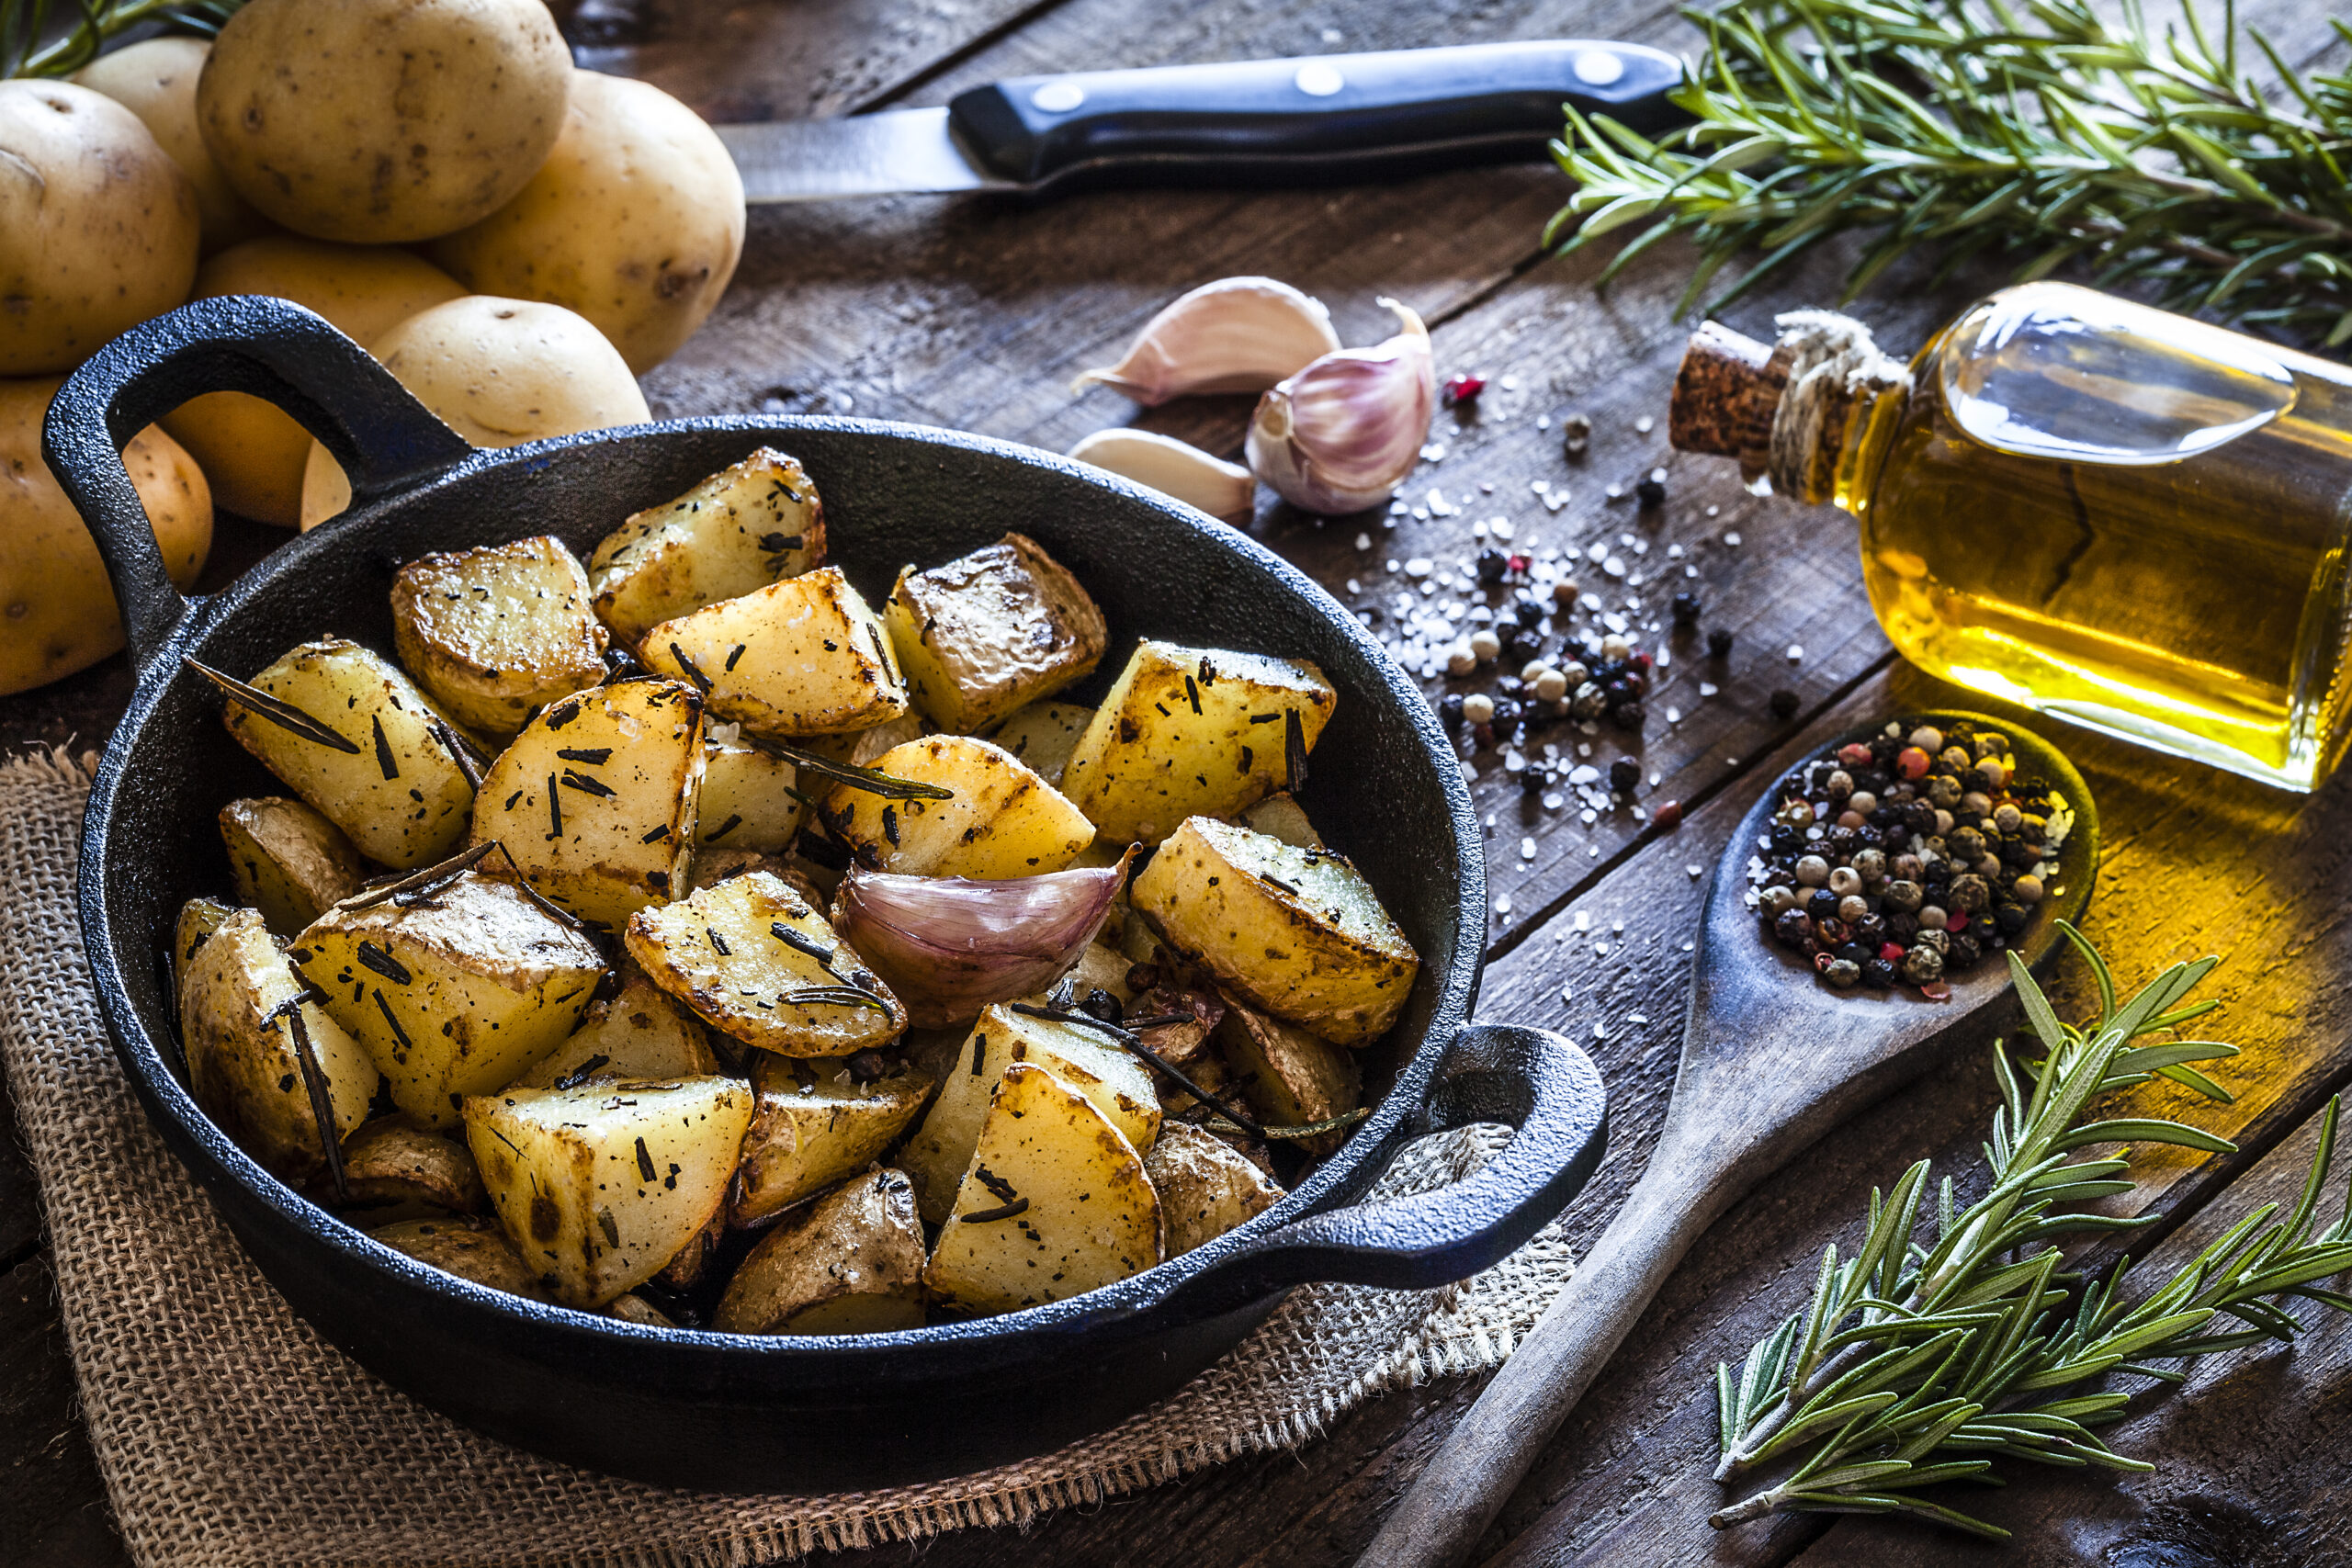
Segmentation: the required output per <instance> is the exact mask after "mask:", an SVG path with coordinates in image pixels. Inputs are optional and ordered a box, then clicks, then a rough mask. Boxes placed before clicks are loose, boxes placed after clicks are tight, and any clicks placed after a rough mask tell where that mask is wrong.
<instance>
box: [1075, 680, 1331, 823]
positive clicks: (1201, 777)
mask: <svg viewBox="0 0 2352 1568" xmlns="http://www.w3.org/2000/svg"><path fill="white" fill-rule="evenodd" d="M1338 702H1339V695H1338V694H1337V693H1335V692H1333V691H1332V689H1331V683H1330V682H1328V681H1326V680H1324V679H1323V671H1320V670H1317V668H1316V667H1315V666H1314V665H1312V664H1310V663H1308V662H1307V661H1306V660H1303V659H1272V658H1269V657H1267V656H1266V655H1264V654H1262V653H1234V652H1230V651H1227V650H1226V649H1203V648H1184V647H1180V646H1179V645H1177V644H1175V643H1171V642H1146V643H1144V644H1142V645H1141V646H1140V647H1138V648H1137V649H1136V651H1135V656H1134V657H1133V658H1131V659H1129V660H1127V667H1126V669H1125V670H1124V671H1120V674H1119V679H1118V680H1117V682H1114V684H1113V685H1112V687H1111V692H1110V694H1109V695H1108V696H1106V697H1104V698H1103V705H1102V706H1101V707H1099V708H1097V709H1095V710H1094V717H1093V718H1092V720H1091V721H1090V722H1089V723H1088V725H1087V727H1086V733H1085V734H1084V735H1082V736H1080V737H1079V741H1078V746H1077V748H1076V749H1075V750H1072V751H1071V752H1070V756H1069V762H1068V763H1066V764H1065V765H1064V766H1063V768H1062V784H1061V788H1062V793H1063V794H1064V795H1069V797H1070V799H1072V800H1074V801H1076V802H1077V803H1078V807H1079V809H1080V810H1081V811H1083V812H1085V813H1086V815H1087V816H1088V817H1089V818H1091V819H1092V821H1093V823H1094V825H1095V826H1096V827H1097V828H1099V829H1102V832H1103V838H1104V839H1106V840H1110V841H1112V842H1114V843H1120V844H1125V843H1129V842H1132V841H1136V840H1140V841H1141V842H1144V843H1147V844H1157V843H1159V841H1160V840H1163V839H1165V838H1167V837H1168V835H1169V834H1170V833H1172V832H1174V831H1175V829H1176V825H1177V824H1178V823H1180V822H1182V821H1183V820H1184V818H1187V817H1193V816H1204V817H1230V816H1232V815H1233V814H1234V813H1236V812H1238V811H1239V810H1240V809H1241V808H1242V807H1245V806H1249V805H1250V804H1251V803H1252V802H1254V801H1256V800H1258V799H1259V798H1260V797H1261V796H1262V795H1265V794H1266V793H1267V792H1268V791H1270V790H1274V789H1280V788H1283V787H1284V785H1285V784H1286V782H1287V781H1288V776H1289V775H1288V763H1287V761H1286V759H1287V756H1288V742H1287V739H1286V737H1287V735H1288V732H1289V728H1290V720H1289V718H1288V717H1287V716H1288V715H1291V714H1296V715H1297V716H1298V728H1299V736H1300V740H1301V743H1302V744H1303V745H1304V746H1305V747H1306V749H1308V750H1312V749H1313V748H1314V745H1315V741H1316V738H1317V736H1319V735H1321V734H1322V733H1323V726H1324V724H1325V722H1326V721H1327V720H1329V718H1330V716H1331V710H1332V708H1333V707H1334V706H1335V705H1337V704H1338Z"/></svg>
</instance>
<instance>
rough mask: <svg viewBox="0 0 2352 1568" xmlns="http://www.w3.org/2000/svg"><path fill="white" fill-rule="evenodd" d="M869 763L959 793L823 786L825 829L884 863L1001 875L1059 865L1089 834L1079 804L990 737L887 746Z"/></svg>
mask: <svg viewBox="0 0 2352 1568" xmlns="http://www.w3.org/2000/svg"><path fill="white" fill-rule="evenodd" d="M874 765H875V766H876V768H878V769H880V770H881V771H882V772H884V773H888V774H890V775H891V776H892V777H893V778H901V779H911V780H913V781H915V782H916V783H919V784H939V785H942V786H944V787H945V788H947V789H950V790H953V791H955V798H953V799H951V800H885V799H883V798H882V797H881V796H880V795H874V794H871V793H869V792H867V791H865V790H863V789H859V788H857V787H856V786H854V785H852V784H836V785H834V786H833V787H832V788H831V789H830V790H828V791H826V792H825V795H824V796H823V798H822V799H821V801H820V803H819V806H818V814H819V815H820V817H822V818H824V821H825V826H826V827H827V828H829V829H831V830H832V832H833V836H834V837H836V838H838V839H840V840H842V842H843V843H845V844H847V845H848V846H849V847H850V849H851V851H852V852H854V853H855V854H856V856H857V858H858V859H859V861H860V862H862V863H865V864H867V865H871V866H875V867H877V868H878V869H880V870H883V871H891V872H902V873H904V874H907V875H910V876H970V877H978V878H980V879H981V880H983V881H1002V880H1005V879H1007V878H1011V877H1018V876H1035V875H1038V874H1041V873H1044V872H1049V871H1059V870H1061V869H1062V868H1063V867H1064V866H1066V865H1068V864H1069V863H1070V858H1071V857H1072V856H1074V855H1076V854H1077V853H1078V852H1079V851H1080V850H1082V849H1084V848H1085V847H1086V846H1087V845H1088V844H1090V843H1091V842H1092V841H1093V839H1094V824H1092V823H1091V822H1089V821H1088V820H1087V819H1086V818H1085V815H1084V814H1083V813H1082V812H1080V810H1079V809H1078V807H1075V806H1072V805H1071V804H1070V803H1069V801H1067V800H1065V799H1063V798H1062V797H1061V795H1058V794H1057V793H1056V791H1055V789H1054V786H1053V785H1051V784H1047V783H1046V781H1045V780H1043V779H1041V778H1039V777H1038V776H1037V775H1036V774H1035V773H1031V772H1030V771H1029V770H1028V769H1027V768H1024V767H1023V766H1022V765H1021V764H1020V763H1019V762H1017V761H1014V760H1013V758H1012V754H1011V753H1010V752H1007V751H1005V750H1003V749H1002V748H1001V747H999V746H997V745H996V744H995V743H994V742H992V741H988V740H980V739H974V738H973V737H971V736H968V735H934V736H932V737H931V738H930V739H924V740H910V741H908V742H907V743H906V744H905V745H903V746H893V747H892V748H890V750H888V751H885V752H883V753H882V755H881V756H879V757H877V758H876V759H875V761H874Z"/></svg>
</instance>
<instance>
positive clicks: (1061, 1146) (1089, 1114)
mask: <svg viewBox="0 0 2352 1568" xmlns="http://www.w3.org/2000/svg"><path fill="white" fill-rule="evenodd" d="M1023 1202H1025V1203H1026V1205H1027V1206H1026V1207H1025V1208H1023V1209H1021V1210H1020V1211H1019V1212H1018V1213H1011V1214H1007V1213H1005V1211H1006V1210H1008V1209H1012V1208H1013V1207H1014V1206H1015V1205H1017V1204H1021V1203H1023ZM984 1214H985V1215H996V1216H999V1217H996V1218H991V1219H976V1218H972V1217H970V1216H974V1215H984ZM1161 1256H1162V1252H1161V1246H1160V1230H1159V1198H1158V1197H1157V1196H1156V1195H1155V1194H1154V1193H1153V1191H1152V1190H1151V1180H1150V1179H1149V1178H1148V1177H1147V1176H1146V1175H1145V1174H1144V1168H1143V1160H1142V1159H1141V1158H1140V1157H1139V1156H1137V1155H1136V1151H1135V1146H1134V1145H1132V1144H1130V1143H1128V1141H1127V1140H1126V1138H1125V1137H1124V1136H1122V1135H1121V1134H1120V1132H1119V1129H1118V1128H1117V1127H1116V1126H1114V1125H1113V1124H1112V1122H1111V1121H1110V1119H1109V1118H1108V1117H1106V1116H1104V1115H1103V1112H1102V1111H1100V1110H1098V1109H1096V1107H1095V1104H1094V1102H1093V1101H1092V1100H1089V1099H1088V1098H1087V1097H1086V1096H1085V1095H1083V1094H1080V1092H1079V1091H1078V1090H1077V1089H1073V1088H1071V1087H1070V1086H1069V1084H1066V1083H1064V1082H1063V1081H1062V1080H1061V1079H1060V1078H1058V1077H1055V1076H1054V1075H1053V1074H1052V1073H1049V1072H1047V1071H1046V1069H1045V1068H1043V1067H1038V1066H1030V1065H1029V1064H1027V1063H1025V1062H1015V1063H1013V1064H1012V1065H1011V1066H1008V1067H1006V1068H1005V1072H1004V1077H1003V1080H1002V1081H1001V1082H1000V1083H999V1084H998V1085H997V1089H996V1093H995V1096H994V1098H993V1099H992V1100H991V1101H990V1103H989V1113H988V1120H987V1121H986V1122H984V1123H982V1125H981V1128H980V1140H979V1145H978V1148H976V1149H974V1150H973V1152H972V1165H971V1169H970V1171H969V1173H968V1174H967V1175H966V1177H965V1179H964V1183H963V1186H962V1187H961V1188H960V1189H958V1190H957V1191H956V1212H955V1213H954V1215H953V1216H951V1217H950V1218H949V1220H948V1221H947V1224H946V1226H945V1227H944V1229H943V1230H941V1232H940V1233H939V1245H938V1247H935V1248H933V1251H932V1255H931V1265H930V1267H929V1268H928V1269H925V1270H924V1274H923V1280H924V1282H925V1283H926V1284H928V1285H929V1286H930V1287H931V1289H932V1292H933V1294H934V1295H936V1296H938V1297H939V1298H940V1299H941V1300H943V1301H945V1302H949V1303H953V1304H955V1305H956V1306H959V1307H962V1308H963V1309H964V1310H966V1311H967V1312H974V1313H1000V1312H1012V1311H1015V1310H1017V1309H1019V1308H1021V1307H1025V1306H1034V1305H1035V1304H1036V1303H1040V1302H1057V1301H1062V1300H1065V1299H1067V1298H1068V1297H1070V1296H1075V1295H1078V1294H1079V1293H1080V1292H1085V1291H1091V1290H1093V1289H1095V1288H1096V1287H1098V1286H1102V1285H1108V1284H1111V1283H1113V1282H1114V1281H1116V1280H1124V1279H1125V1278H1127V1276H1129V1275H1131V1274H1140V1273H1141V1272H1143V1271H1144V1270H1145V1269H1149V1268H1151V1267H1152V1266H1153V1265H1154V1264H1157V1263H1158V1262H1159V1260H1160V1258H1161Z"/></svg>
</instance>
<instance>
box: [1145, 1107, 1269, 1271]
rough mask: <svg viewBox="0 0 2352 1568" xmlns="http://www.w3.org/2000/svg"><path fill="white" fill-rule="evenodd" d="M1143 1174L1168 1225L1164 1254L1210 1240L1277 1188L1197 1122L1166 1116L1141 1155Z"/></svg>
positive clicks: (1265, 1205) (1263, 1206)
mask: <svg viewBox="0 0 2352 1568" xmlns="http://www.w3.org/2000/svg"><path fill="white" fill-rule="evenodd" d="M1143 1169H1144V1174H1145V1175H1146V1176H1148V1177H1150V1178H1151V1190H1153V1191H1155V1192H1157V1193H1159V1217H1160V1218H1161V1220H1163V1221H1164V1222H1166V1224H1167V1226H1168V1256H1169V1257H1170V1258H1181V1257H1182V1256H1183V1255H1184V1254H1185V1253H1187V1252H1190V1251H1192V1250H1193V1248H1194V1247H1198V1246H1200V1245H1201V1244H1202V1243H1203V1242H1204V1241H1215V1240H1216V1238H1217V1237H1219V1236H1221V1235H1224V1234H1225V1233H1226V1232H1227V1231H1229V1230H1231V1229H1232V1228H1233V1227H1234V1226H1236V1225H1238V1224H1240V1223H1241V1222H1242V1221H1244V1220H1246V1219H1248V1218H1250V1216H1251V1215H1253V1214H1262V1213H1265V1212H1266V1211H1267V1210H1268V1209H1271V1208H1272V1207H1273V1206H1274V1205H1275V1203H1277V1202H1278V1201H1281V1199H1282V1195H1283V1190H1282V1189H1281V1188H1279V1187H1277V1186H1275V1185H1274V1184H1273V1183H1272V1181H1269V1180H1268V1179H1266V1175H1265V1173H1264V1172H1263V1171H1261V1170H1260V1169H1259V1168H1257V1167H1256V1166H1254V1165H1251V1164H1250V1162H1249V1161H1248V1160H1247V1159H1244V1158H1243V1157H1242V1156H1240V1155H1238V1154H1237V1153H1236V1152H1234V1150H1233V1149H1231V1148H1230V1147H1228V1146H1227V1145H1226V1144H1225V1143H1224V1142H1223V1141H1222V1140H1220V1139H1217V1138H1213V1137H1211V1136H1209V1134H1206V1133H1204V1132H1202V1131H1201V1130H1200V1129H1199V1128H1198V1127H1188V1126H1186V1125H1185V1124H1184V1123H1183V1122H1168V1123H1167V1124H1165V1125H1164V1126H1162V1127H1161V1128H1160V1129H1159V1141H1158V1142H1157V1143H1155V1144H1153V1145H1151V1152H1150V1153H1148V1154H1147V1155H1145V1156H1143Z"/></svg>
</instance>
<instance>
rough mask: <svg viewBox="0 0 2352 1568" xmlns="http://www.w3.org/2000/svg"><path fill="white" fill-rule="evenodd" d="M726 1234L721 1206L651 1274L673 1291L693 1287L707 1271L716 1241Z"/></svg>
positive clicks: (686, 1289) (724, 1218) (716, 1255)
mask: <svg viewBox="0 0 2352 1568" xmlns="http://www.w3.org/2000/svg"><path fill="white" fill-rule="evenodd" d="M726 1235H727V1216H726V1211H725V1208H724V1206H723V1205H722V1206H721V1208H720V1211H719V1213H715V1214H713V1215H711V1216H710V1220H709V1222H708V1223H707V1224H705V1225H704V1226H703V1227H702V1229H700V1230H698V1231H696V1232H695V1234H694V1235H693V1236H692V1237H691V1238H689V1239H688V1241H687V1242H686V1245H685V1246H684V1247H680V1248H678V1250H677V1253H676V1255H675V1256H674V1257H673V1258H671V1259H670V1261H669V1262H667V1263H664V1264H663V1265H662V1269H661V1271H660V1272H659V1273H657V1274H655V1275H654V1276H653V1277H654V1278H655V1279H657V1280H661V1281H662V1283H663V1284H665V1285H667V1286H669V1287H670V1288H671V1289H672V1290H673V1291H691V1290H693V1289H694V1288H695V1286H696V1285H699V1284H701V1283H702V1277H703V1276H704V1275H705V1274H706V1273H707V1272H709V1270H710V1264H711V1259H712V1258H716V1257H718V1244H719V1242H720V1241H721V1240H723V1239H724V1238H725V1236H726Z"/></svg>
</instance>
